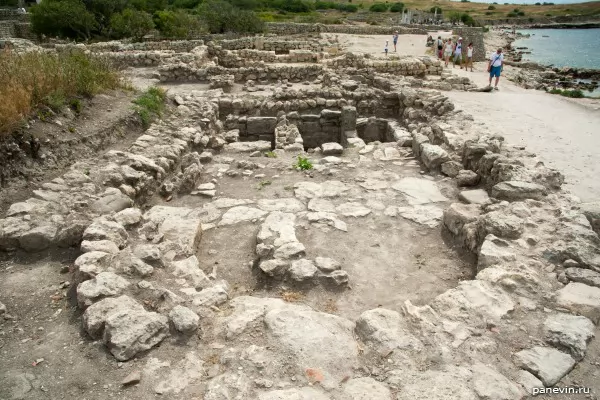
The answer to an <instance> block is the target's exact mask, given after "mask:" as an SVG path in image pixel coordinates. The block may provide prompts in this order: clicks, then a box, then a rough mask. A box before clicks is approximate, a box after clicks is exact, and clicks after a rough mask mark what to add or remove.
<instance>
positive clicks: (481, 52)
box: [453, 27, 487, 61]
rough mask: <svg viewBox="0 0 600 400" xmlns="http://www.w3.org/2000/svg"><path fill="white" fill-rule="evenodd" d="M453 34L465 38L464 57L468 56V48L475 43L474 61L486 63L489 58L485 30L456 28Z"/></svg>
mask: <svg viewBox="0 0 600 400" xmlns="http://www.w3.org/2000/svg"><path fill="white" fill-rule="evenodd" d="M453 33H454V34H455V35H458V36H461V37H462V38H463V44H464V45H463V56H464V57H466V56H467V46H468V45H469V43H473V61H484V60H485V59H486V58H487V56H486V54H485V45H484V43H483V28H468V27H455V28H453Z"/></svg>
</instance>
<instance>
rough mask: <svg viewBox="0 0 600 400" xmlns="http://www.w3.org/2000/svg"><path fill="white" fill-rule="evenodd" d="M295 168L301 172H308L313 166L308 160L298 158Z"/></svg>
mask: <svg viewBox="0 0 600 400" xmlns="http://www.w3.org/2000/svg"><path fill="white" fill-rule="evenodd" d="M293 167H294V168H296V169H299V170H300V171H308V170H309V169H312V168H313V165H312V163H311V162H310V160H309V159H308V158H306V157H302V156H298V161H296V162H295V163H294V164H293Z"/></svg>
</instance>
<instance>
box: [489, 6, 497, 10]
mask: <svg viewBox="0 0 600 400" xmlns="http://www.w3.org/2000/svg"><path fill="white" fill-rule="evenodd" d="M495 9H496V7H494V6H489V7H488V10H495Z"/></svg>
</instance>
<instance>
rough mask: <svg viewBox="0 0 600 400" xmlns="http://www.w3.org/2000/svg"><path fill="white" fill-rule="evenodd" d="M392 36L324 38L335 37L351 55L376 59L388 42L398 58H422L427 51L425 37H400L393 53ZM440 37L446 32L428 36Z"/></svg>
mask: <svg viewBox="0 0 600 400" xmlns="http://www.w3.org/2000/svg"><path fill="white" fill-rule="evenodd" d="M392 34H393V32H390V34H389V35H353V34H345V33H344V34H342V33H335V34H334V33H325V34H323V36H324V37H326V38H333V37H337V38H338V40H339V41H340V43H342V44H343V45H344V46H345V47H346V48H347V49H348V51H350V52H352V53H369V54H372V55H374V56H377V57H384V53H383V48H384V47H385V41H386V40H389V42H390V43H389V46H390V47H389V49H390V50H389V51H390V53H389V54H390V55H391V54H397V55H400V56H422V55H425V52H426V51H427V49H429V48H428V47H427V46H426V44H427V35H400V36H399V37H398V46H397V52H396V53H394V44H393V43H392ZM438 34H439V35H442V37H446V36H447V35H448V33H447V32H439V33H438V32H431V33H430V35H431V36H433V37H435V38H437V36H438Z"/></svg>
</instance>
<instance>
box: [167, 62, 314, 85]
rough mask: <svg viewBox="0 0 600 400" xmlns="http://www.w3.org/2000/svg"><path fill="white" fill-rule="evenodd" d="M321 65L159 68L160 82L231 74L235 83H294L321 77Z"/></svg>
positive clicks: (171, 66)
mask: <svg viewBox="0 0 600 400" xmlns="http://www.w3.org/2000/svg"><path fill="white" fill-rule="evenodd" d="M323 70H324V69H323V66H322V65H301V66H297V65H281V66H278V65H275V66H273V65H267V66H264V67H255V66H252V67H247V68H238V69H236V70H231V69H227V68H223V67H221V66H209V67H202V68H195V67H193V66H190V65H187V64H182V63H180V64H172V65H165V66H163V67H160V68H159V70H158V71H159V74H160V80H161V82H172V81H178V82H181V81H185V82H194V81H198V82H208V81H209V78H210V77H211V76H214V75H225V74H227V75H228V74H233V75H234V79H235V82H246V81H248V80H253V81H257V80H260V81H277V80H284V79H286V80H290V81H294V82H303V81H310V80H314V79H316V78H318V77H319V76H321V75H323Z"/></svg>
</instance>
